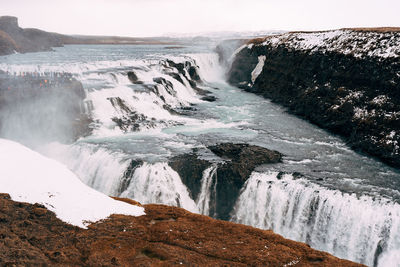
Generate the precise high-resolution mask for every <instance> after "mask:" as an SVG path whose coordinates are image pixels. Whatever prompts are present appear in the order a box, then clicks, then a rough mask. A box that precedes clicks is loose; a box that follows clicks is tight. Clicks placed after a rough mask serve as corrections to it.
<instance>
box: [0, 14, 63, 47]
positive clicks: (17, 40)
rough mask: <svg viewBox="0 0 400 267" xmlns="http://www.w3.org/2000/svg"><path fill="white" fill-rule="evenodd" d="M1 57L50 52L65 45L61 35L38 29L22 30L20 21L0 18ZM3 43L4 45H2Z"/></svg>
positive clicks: (13, 18) (6, 17)
mask: <svg viewBox="0 0 400 267" xmlns="http://www.w3.org/2000/svg"><path fill="white" fill-rule="evenodd" d="M0 31H1V32H0V55H6V54H11V53H13V52H14V51H15V52H20V53H26V52H38V51H50V50H51V48H52V47H58V46H62V45H63V36H62V35H61V34H56V33H49V32H45V31H41V30H38V29H22V28H20V27H19V26H18V19H17V18H16V17H11V16H3V17H0ZM1 43H3V45H1Z"/></svg>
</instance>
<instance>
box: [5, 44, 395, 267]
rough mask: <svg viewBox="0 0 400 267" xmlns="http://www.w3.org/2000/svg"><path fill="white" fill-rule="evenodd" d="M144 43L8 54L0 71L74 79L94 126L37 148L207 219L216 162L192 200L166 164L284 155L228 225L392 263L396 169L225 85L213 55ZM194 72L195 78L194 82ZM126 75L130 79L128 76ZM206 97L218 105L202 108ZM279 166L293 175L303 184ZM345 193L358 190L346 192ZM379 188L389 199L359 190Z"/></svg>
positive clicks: (99, 180)
mask: <svg viewBox="0 0 400 267" xmlns="http://www.w3.org/2000/svg"><path fill="white" fill-rule="evenodd" d="M154 47H155V48H149V47H146V46H120V47H119V46H91V47H89V46H66V47H64V48H57V49H56V50H57V52H55V53H54V55H56V56H57V57H41V54H40V53H39V54H26V55H15V62H13V60H14V59H13V57H14V56H10V59H7V60H8V61H7V60H5V61H4V62H3V63H0V69H1V70H4V71H8V72H11V73H18V72H26V71H31V72H40V73H43V72H52V71H53V72H69V73H72V75H73V77H75V78H77V79H78V80H79V81H81V82H82V84H83V87H84V89H85V91H86V96H87V97H86V99H85V103H86V112H87V113H90V114H91V116H92V119H93V120H94V122H93V126H94V127H95V129H94V131H93V133H92V135H91V136H88V137H85V138H81V139H80V140H78V141H77V142H75V143H73V144H70V145H61V144H54V143H53V144H51V145H49V146H46V147H42V149H41V151H42V153H44V154H45V155H48V156H50V157H53V158H55V159H57V160H59V161H61V162H63V163H64V164H66V165H67V166H68V167H69V168H70V169H71V170H72V171H73V172H74V173H75V174H77V176H78V177H79V178H80V179H81V180H82V181H84V182H85V183H86V184H88V185H90V186H92V187H93V188H95V189H97V190H99V191H101V192H103V193H106V194H108V195H113V196H123V197H130V198H133V199H135V200H137V201H139V202H142V203H162V204H168V205H174V206H179V207H183V208H185V209H188V210H190V211H193V212H199V213H202V214H206V215H210V216H213V215H214V210H215V205H216V203H215V199H216V194H217V192H216V185H217V184H216V181H217V179H216V178H217V177H216V170H217V169H216V166H211V167H209V168H207V169H206V170H205V171H204V172H203V174H202V181H201V189H200V190H199V191H200V192H199V195H198V197H197V199H196V201H194V200H193V199H191V198H190V194H189V192H188V189H187V188H186V186H185V185H184V184H183V183H182V181H181V179H180V177H179V175H178V173H176V172H175V171H174V170H172V169H171V168H170V167H169V166H168V164H167V163H166V162H168V159H169V158H170V157H173V156H175V155H180V154H184V153H189V152H191V151H192V148H197V147H201V148H204V146H205V145H208V144H210V143H212V144H215V143H216V142H222V141H230V142H238V143H239V142H242V143H243V142H247V143H250V142H251V143H254V144H258V145H261V146H265V147H268V148H271V149H276V150H278V151H280V152H282V153H283V154H285V155H286V156H285V158H284V162H283V163H281V164H279V165H278V166H274V167H271V168H274V170H276V171H277V172H264V173H261V172H256V173H253V175H252V177H251V178H250V179H249V180H248V181H247V183H246V184H245V186H244V188H243V189H242V192H241V195H240V197H239V198H238V200H237V203H236V207H235V210H234V211H232V215H233V216H232V220H233V221H236V222H241V223H245V224H249V225H252V226H255V227H260V228H268V229H272V230H274V231H276V232H277V233H280V234H282V235H283V236H285V237H286V238H290V239H295V240H299V241H304V242H307V243H309V244H310V245H311V246H313V247H314V248H316V249H319V250H325V251H328V252H331V253H333V254H334V255H335V256H339V257H343V258H347V259H351V260H354V261H358V262H362V263H365V264H367V265H370V266H373V265H375V264H377V265H378V266H396V264H397V263H399V262H400V259H399V255H400V237H399V235H400V222H399V220H400V219H399V218H400V211H399V210H400V208H399V204H398V201H397V200H398V197H397V196H398V195H399V193H398V189H399V188H400V184H399V182H398V181H400V179H399V177H400V175H399V174H398V173H396V171H393V170H391V169H389V168H388V167H387V166H383V165H382V164H381V163H378V162H376V161H374V160H372V159H366V157H362V156H359V155H357V154H355V153H352V152H351V150H350V149H348V148H347V147H346V144H344V143H343V142H341V140H339V139H337V138H335V137H333V136H330V135H329V134H327V133H325V132H323V131H321V130H320V129H318V128H316V127H314V126H311V125H309V124H308V123H306V122H304V121H301V120H298V119H296V118H295V117H293V116H291V115H288V114H287V113H286V112H285V111H284V110H282V109H281V108H279V107H277V106H276V105H274V104H272V103H270V102H269V101H267V100H265V99H262V98H260V97H258V96H255V95H252V94H248V93H245V92H242V91H240V90H237V88H234V87H231V86H229V85H227V84H226V83H224V81H223V74H224V71H223V69H222V68H221V67H220V66H219V64H218V62H219V60H218V56H217V55H216V54H215V53H211V52H209V51H208V50H207V52H206V53H204V50H202V49H197V48H188V49H184V51H176V50H170V49H168V50H166V49H164V48H163V47H162V46H154ZM152 49H153V50H152ZM191 49H193V51H192V50H191ZM149 50H151V53H150V52H149ZM150 54H151V55H150ZM52 55H53V54H52ZM49 60H53V61H54V62H50V63H49V62H48V61H49ZM27 62H28V63H27ZM32 62H35V63H34V64H32ZM36 63H37V64H36ZM190 67H192V69H190ZM194 69H195V70H197V73H198V75H199V77H200V78H201V80H202V81H203V82H204V83H201V82H199V81H198V80H196V84H194V83H193V82H194V80H195V79H194V76H193V77H191V74H190V72H191V71H193V70H194ZM130 71H132V72H134V73H135V75H136V76H137V80H138V81H137V82H135V83H134V82H132V81H131V80H129V79H128V75H127V73H128V72H130ZM192 74H193V73H192ZM192 78H193V79H192ZM204 90H207V91H211V92H212V94H213V95H214V96H215V98H216V101H215V102H205V101H202V100H201V97H202V96H203V95H201V94H203V93H204ZM47 104H51V103H47ZM32 108H36V107H32ZM24 112H29V110H24ZM6 119H7V117H5V118H4V120H6ZM13 123H14V121H9V122H7V123H6V124H4V125H13ZM14 126H15V125H14ZM28 132H29V131H25V133H24V134H25V135H26V133H28ZM0 135H1V133H0ZM22 136H24V135H22ZM133 161H134V162H135V164H132V162H133ZM279 171H283V172H300V173H302V174H303V175H304V178H301V179H295V178H293V176H292V175H289V174H286V175H278V172H279ZM308 179H309V180H308ZM315 179H317V181H320V182H319V184H320V185H317V184H316V183H314V182H312V181H315ZM325 185H326V187H325ZM327 188H335V189H337V190H333V189H327ZM348 188H350V189H348ZM377 188H378V189H377ZM375 189H377V190H375ZM346 190H347V191H346ZM349 191H350V192H358V193H357V195H356V194H351V193H344V192H349ZM372 191H373V192H372ZM380 192H384V193H385V196H387V197H388V198H387V199H385V198H383V197H382V198H379V197H371V196H369V195H372V194H368V193H374V195H375V196H377V195H379V193H380ZM396 201H397V202H396Z"/></svg>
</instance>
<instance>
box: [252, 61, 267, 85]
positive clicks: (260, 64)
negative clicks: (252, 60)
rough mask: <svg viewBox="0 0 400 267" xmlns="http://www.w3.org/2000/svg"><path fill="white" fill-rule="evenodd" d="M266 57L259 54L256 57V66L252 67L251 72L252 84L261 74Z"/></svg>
mask: <svg viewBox="0 0 400 267" xmlns="http://www.w3.org/2000/svg"><path fill="white" fill-rule="evenodd" d="M265 59H266V57H265V56H259V57H258V63H257V66H256V67H255V68H254V70H253V71H252V72H251V82H252V83H253V84H254V82H255V81H256V79H257V77H258V76H259V75H260V74H261V72H262V70H263V67H264V62H265Z"/></svg>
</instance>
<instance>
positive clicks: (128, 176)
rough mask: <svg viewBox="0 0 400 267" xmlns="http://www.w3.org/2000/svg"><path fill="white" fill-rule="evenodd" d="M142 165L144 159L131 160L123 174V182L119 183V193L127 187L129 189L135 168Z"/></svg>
mask: <svg viewBox="0 0 400 267" xmlns="http://www.w3.org/2000/svg"><path fill="white" fill-rule="evenodd" d="M141 165H143V161H140V160H131V162H130V163H129V166H128V168H127V169H126V170H125V172H124V174H123V176H122V179H121V183H120V184H119V188H118V195H120V194H121V193H122V192H124V191H125V190H126V189H128V187H129V185H130V183H131V180H132V177H133V174H134V173H135V170H136V169H137V168H138V167H140V166H141Z"/></svg>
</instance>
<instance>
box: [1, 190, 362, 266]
mask: <svg viewBox="0 0 400 267" xmlns="http://www.w3.org/2000/svg"><path fill="white" fill-rule="evenodd" d="M131 203H134V202H131ZM144 207H145V209H146V215H145V216H140V217H131V216H123V215H112V216H111V217H110V218H108V219H106V220H104V221H101V222H98V223H94V224H91V225H90V226H89V227H88V229H81V228H78V227H75V226H72V225H69V224H66V223H64V222H62V221H60V220H59V219H57V218H56V216H55V214H54V213H52V212H50V211H48V210H46V209H45V208H43V207H42V206H40V205H37V204H35V205H31V204H27V203H20V202H14V201H12V200H10V197H9V195H7V194H0V266H172V265H184V266H185V265H186V266H284V265H285V264H287V265H286V266H290V265H294V266H361V265H359V264H356V263H352V262H350V261H346V260H341V259H338V258H335V257H333V256H331V255H329V254H328V253H325V252H319V251H316V250H314V249H311V248H310V247H309V246H307V245H306V244H304V243H299V242H294V241H290V240H287V239H285V238H283V237H281V236H280V235H277V234H274V233H273V232H272V231H263V230H259V229H256V228H252V227H249V226H244V225H239V224H235V223H231V222H226V221H218V220H214V219H211V218H209V217H206V216H202V215H196V214H193V213H190V212H188V211H185V210H184V209H180V208H176V207H168V206H164V205H144Z"/></svg>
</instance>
